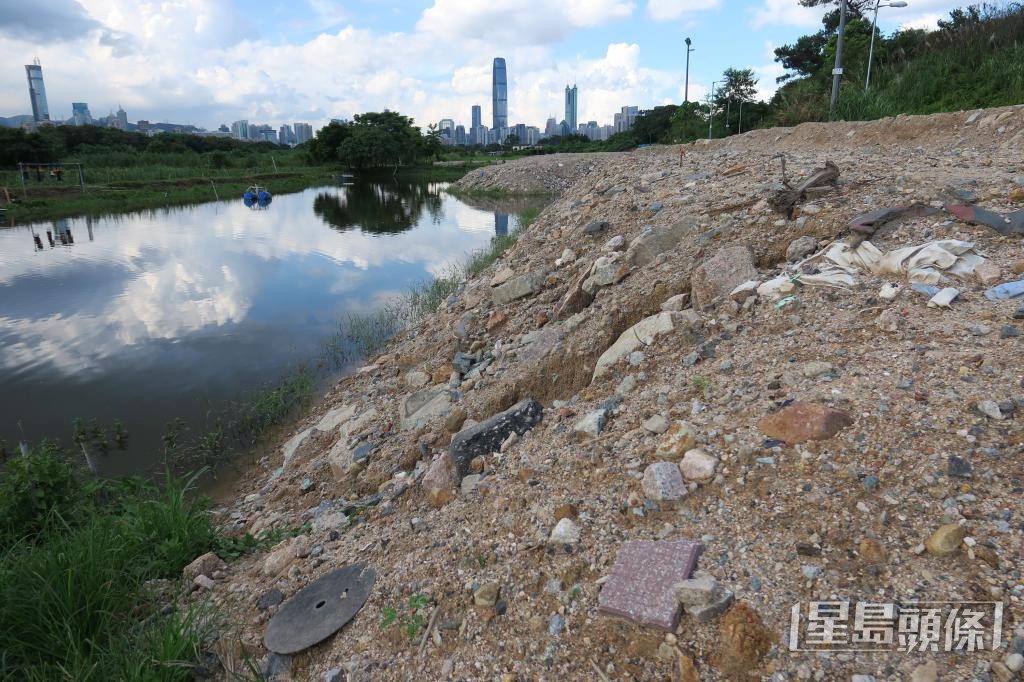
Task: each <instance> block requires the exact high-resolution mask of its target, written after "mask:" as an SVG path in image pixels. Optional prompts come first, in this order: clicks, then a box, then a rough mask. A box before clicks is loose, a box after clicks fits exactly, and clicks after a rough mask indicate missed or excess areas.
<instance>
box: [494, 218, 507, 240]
mask: <svg viewBox="0 0 1024 682" xmlns="http://www.w3.org/2000/svg"><path fill="white" fill-rule="evenodd" d="M494 234H496V235H498V236H499V237H504V236H506V235H508V213H495V214H494Z"/></svg>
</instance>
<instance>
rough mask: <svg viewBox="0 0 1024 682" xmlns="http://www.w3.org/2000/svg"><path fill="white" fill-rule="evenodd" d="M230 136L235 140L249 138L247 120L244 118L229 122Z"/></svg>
mask: <svg viewBox="0 0 1024 682" xmlns="http://www.w3.org/2000/svg"><path fill="white" fill-rule="evenodd" d="M231 137H233V138H235V139H236V140H248V139H249V122H248V121H246V120H245V119H244V118H243V119H242V120H241V121H235V122H234V123H232V124H231Z"/></svg>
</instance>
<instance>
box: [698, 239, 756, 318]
mask: <svg viewBox="0 0 1024 682" xmlns="http://www.w3.org/2000/svg"><path fill="white" fill-rule="evenodd" d="M757 278H758V274H757V268H755V267H754V256H753V254H752V253H751V251H750V248H749V247H746V246H726V247H724V248H722V249H719V251H718V253H716V254H715V255H714V256H712V257H711V258H709V259H708V260H706V261H704V262H703V263H701V264H700V265H699V266H697V267H696V268H695V269H694V271H693V275H692V276H691V277H690V293H691V295H692V296H693V305H694V307H695V308H697V309H700V308H702V307H703V306H706V305H707V304H709V303H711V301H713V300H715V299H716V298H718V297H719V296H727V295H728V294H729V292H731V291H732V290H733V289H735V288H736V287H737V286H739V285H740V284H743V283H744V282H749V281H751V280H755V279H757Z"/></svg>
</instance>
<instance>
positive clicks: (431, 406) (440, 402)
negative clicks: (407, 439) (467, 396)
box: [399, 384, 452, 431]
mask: <svg viewBox="0 0 1024 682" xmlns="http://www.w3.org/2000/svg"><path fill="white" fill-rule="evenodd" d="M451 409H452V397H451V394H450V393H449V392H448V387H447V386H445V385H443V384H441V385H438V386H429V387H427V388H424V389H421V390H419V391H416V392H415V393H411V394H409V395H407V396H405V398H403V399H402V404H401V405H400V406H399V426H400V427H401V429H402V430H403V431H408V430H410V429H418V428H420V427H421V426H426V425H427V424H429V423H430V422H432V421H434V420H435V419H439V418H441V417H445V416H447V415H448V413H449V412H451Z"/></svg>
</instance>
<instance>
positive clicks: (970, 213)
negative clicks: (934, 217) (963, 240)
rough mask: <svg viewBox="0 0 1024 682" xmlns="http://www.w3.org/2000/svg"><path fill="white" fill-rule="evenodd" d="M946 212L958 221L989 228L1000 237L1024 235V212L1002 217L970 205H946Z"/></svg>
mask: <svg viewBox="0 0 1024 682" xmlns="http://www.w3.org/2000/svg"><path fill="white" fill-rule="evenodd" d="M946 210H947V211H949V212H950V213H951V214H953V215H954V216H956V217H957V218H959V219H960V220H963V221H966V222H968V223H974V224H976V225H985V226H987V227H991V228H992V229H993V230H995V231H996V232H998V233H999V234H1002V235H1011V234H1024V210H1021V211H1014V212H1013V213H1007V214H1006V215H1003V214H1002V213H996V212H995V211H990V210H988V209H987V208H981V207H980V206H973V205H970V204H946Z"/></svg>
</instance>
